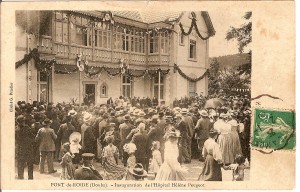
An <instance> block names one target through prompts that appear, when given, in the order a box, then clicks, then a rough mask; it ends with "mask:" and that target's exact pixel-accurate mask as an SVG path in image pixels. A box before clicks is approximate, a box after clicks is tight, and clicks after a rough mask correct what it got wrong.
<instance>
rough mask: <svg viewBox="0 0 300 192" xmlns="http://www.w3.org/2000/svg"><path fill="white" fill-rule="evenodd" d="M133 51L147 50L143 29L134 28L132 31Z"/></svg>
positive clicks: (141, 51) (142, 51)
mask: <svg viewBox="0 0 300 192" xmlns="http://www.w3.org/2000/svg"><path fill="white" fill-rule="evenodd" d="M131 51H132V52H137V53H144V52H145V37H144V32H143V31H140V30H134V31H132V32H131Z"/></svg>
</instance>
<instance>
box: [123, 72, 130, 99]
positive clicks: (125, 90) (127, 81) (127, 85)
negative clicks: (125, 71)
mask: <svg viewBox="0 0 300 192" xmlns="http://www.w3.org/2000/svg"><path fill="white" fill-rule="evenodd" d="M131 81H132V80H131V77H129V76H122V95H123V97H128V98H131V93H132V90H131V87H132V86H131V85H132V83H131Z"/></svg>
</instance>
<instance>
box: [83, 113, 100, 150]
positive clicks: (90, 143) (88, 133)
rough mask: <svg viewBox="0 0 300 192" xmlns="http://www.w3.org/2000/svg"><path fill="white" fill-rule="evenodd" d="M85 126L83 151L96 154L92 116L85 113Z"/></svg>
mask: <svg viewBox="0 0 300 192" xmlns="http://www.w3.org/2000/svg"><path fill="white" fill-rule="evenodd" d="M83 122H84V123H83V125H82V126H81V136H82V137H81V138H82V150H83V151H84V152H85V153H94V154H95V153H96V138H95V135H94V132H93V127H92V126H91V123H92V114H90V113H88V112H87V113H85V114H84V116H83Z"/></svg>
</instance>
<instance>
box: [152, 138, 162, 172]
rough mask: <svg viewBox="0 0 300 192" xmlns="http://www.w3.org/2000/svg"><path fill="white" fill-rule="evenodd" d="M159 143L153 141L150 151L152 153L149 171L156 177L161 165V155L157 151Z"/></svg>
mask: <svg viewBox="0 0 300 192" xmlns="http://www.w3.org/2000/svg"><path fill="white" fill-rule="evenodd" d="M159 148H160V143H159V141H153V143H152V147H151V151H152V160H151V164H150V170H151V171H152V172H153V173H154V176H155V177H156V175H157V171H158V170H159V168H160V166H161V164H162V158H161V153H160V151H159Z"/></svg>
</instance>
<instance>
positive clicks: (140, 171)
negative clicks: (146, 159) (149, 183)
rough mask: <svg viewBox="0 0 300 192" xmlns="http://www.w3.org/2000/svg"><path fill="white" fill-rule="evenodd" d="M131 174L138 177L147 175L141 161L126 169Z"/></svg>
mask: <svg viewBox="0 0 300 192" xmlns="http://www.w3.org/2000/svg"><path fill="white" fill-rule="evenodd" d="M128 171H129V172H130V173H131V174H133V175H135V176H139V177H147V171H145V170H144V167H143V165H142V164H141V163H137V164H135V166H134V167H133V168H129V170H128Z"/></svg>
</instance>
